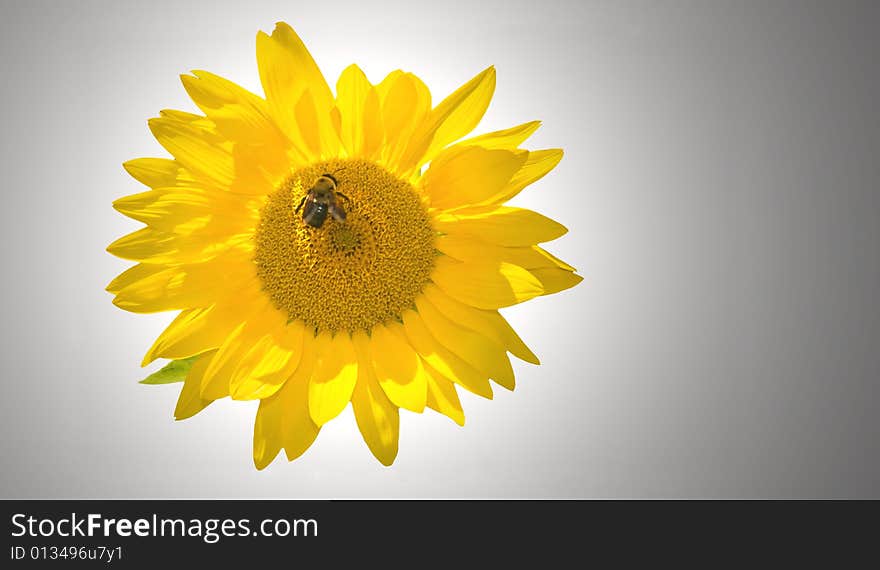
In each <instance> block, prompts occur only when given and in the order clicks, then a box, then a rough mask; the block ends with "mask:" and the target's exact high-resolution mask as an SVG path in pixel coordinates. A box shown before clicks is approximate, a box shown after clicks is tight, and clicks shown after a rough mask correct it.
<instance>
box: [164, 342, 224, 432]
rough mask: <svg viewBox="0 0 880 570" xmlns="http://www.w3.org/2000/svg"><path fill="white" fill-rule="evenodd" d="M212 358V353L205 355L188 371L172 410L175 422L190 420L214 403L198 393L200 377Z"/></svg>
mask: <svg viewBox="0 0 880 570" xmlns="http://www.w3.org/2000/svg"><path fill="white" fill-rule="evenodd" d="M213 357H214V353H213V352H208V353H205V354H203V355H202V356H200V357H199V359H198V360H196V361H195V363H194V364H193V365H192V368H190V369H189V373H188V374H187V375H186V378H185V379H184V381H183V388H181V389H180V396H179V397H178V398H177V406H175V408H174V419H175V420H185V419H187V418H191V417H192V416H194V415H196V414H197V413H199V412H201V411H202V410H204V409H205V408H206V407H207V406H208V404H210V403H211V402H213V401H214V400H206V399H204V398H202V396H201V393H200V392H201V390H200V387H201V385H202V376H203V375H204V374H205V370H207V369H208V365H209V364H210V363H211V358H213Z"/></svg>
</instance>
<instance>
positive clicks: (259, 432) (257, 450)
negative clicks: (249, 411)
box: [254, 394, 284, 470]
mask: <svg viewBox="0 0 880 570" xmlns="http://www.w3.org/2000/svg"><path fill="white" fill-rule="evenodd" d="M283 413H284V410H283V409H282V406H281V404H280V394H275V395H274V396H273V397H271V398H266V399H265V400H260V407H259V408H257V417H256V418H255V419H254V466H255V467H256V468H257V469H260V470H263V469H265V468H266V467H267V466H268V465H269V464H270V463H272V460H273V459H275V457H277V456H278V452H280V451H281V447H282V446H283V438H282V434H281V416H282V414H283Z"/></svg>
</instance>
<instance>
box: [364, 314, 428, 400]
mask: <svg viewBox="0 0 880 570" xmlns="http://www.w3.org/2000/svg"><path fill="white" fill-rule="evenodd" d="M399 327H400V325H399V324H398V323H389V324H388V325H387V326H385V325H381V324H379V325H375V326H374V327H373V330H372V336H371V337H370V354H371V356H372V360H373V370H374V371H375V373H376V379H377V380H378V381H379V385H380V386H382V389H383V390H384V391H385V393H386V394H387V395H388V399H389V400H391V401H392V402H394V404H395V405H397V406H399V407H401V408H406V409H407V410H411V411H413V412H417V413H421V412H422V411H423V410H424V409H425V400H426V398H427V390H428V386H427V379H426V377H425V370H424V368H422V362H421V359H420V358H419V356H418V355H417V354H416V352H415V351H414V350H413V347H412V346H411V345H410V344H409V343H408V342H407V341H406V338H405V337H404V336H403V335H402V334H401V333H402V331H401V332H400V333H398V332H397V331H394V330H393V329H396V328H399Z"/></svg>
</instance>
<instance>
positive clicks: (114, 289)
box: [104, 263, 167, 295]
mask: <svg viewBox="0 0 880 570" xmlns="http://www.w3.org/2000/svg"><path fill="white" fill-rule="evenodd" d="M165 269H167V267H166V266H165V265H154V264H150V263H138V264H137V265H132V266H131V267H129V268H128V269H126V270H125V271H123V272H122V273H120V274H119V275H117V276H116V277H114V278H113V281H111V282H110V283H108V284H107V287H106V288H105V289H104V290H105V291H107V292H108V293H113V294H114V295H115V294H116V293H119V292H120V291H122V290H123V289H125V288H126V287H128V286H129V285H131V284H132V283H136V282H138V281H141V280H142V279H146V278H148V277H150V276H153V275H155V274H157V273H160V272H162V271H165Z"/></svg>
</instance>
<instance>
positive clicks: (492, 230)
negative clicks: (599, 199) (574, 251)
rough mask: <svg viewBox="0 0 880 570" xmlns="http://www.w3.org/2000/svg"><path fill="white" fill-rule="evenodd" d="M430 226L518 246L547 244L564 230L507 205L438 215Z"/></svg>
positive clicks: (529, 212)
mask: <svg viewBox="0 0 880 570" xmlns="http://www.w3.org/2000/svg"><path fill="white" fill-rule="evenodd" d="M433 223H434V227H435V229H437V231H440V232H442V233H446V234H451V235H461V236H473V237H476V238H478V239H482V240H484V241H488V242H491V243H496V244H499V245H504V246H520V247H522V246H532V245H534V244H536V243H543V242H546V241H551V240H554V239H556V238H558V237H560V236H562V235H565V233H566V232H567V231H568V230H567V229H566V228H565V226H563V225H562V224H560V223H559V222H556V221H554V220H551V219H550V218H548V217H546V216H542V215H541V214H539V213H537V212H533V211H531V210H526V209H523V208H512V207H509V206H501V207H499V208H483V209H473V210H459V211H457V212H455V213H450V212H444V213H439V214H438V215H437V216H436V217H435V218H434V222H433Z"/></svg>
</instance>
